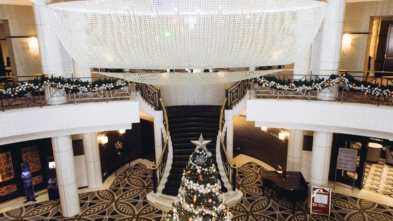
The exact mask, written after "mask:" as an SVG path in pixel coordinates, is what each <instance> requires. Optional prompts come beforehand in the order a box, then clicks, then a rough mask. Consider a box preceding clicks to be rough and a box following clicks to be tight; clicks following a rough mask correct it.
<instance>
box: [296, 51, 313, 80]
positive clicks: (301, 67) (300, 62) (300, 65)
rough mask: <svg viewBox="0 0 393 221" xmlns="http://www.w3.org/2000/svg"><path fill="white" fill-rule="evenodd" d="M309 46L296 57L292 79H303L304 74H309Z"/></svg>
mask: <svg viewBox="0 0 393 221" xmlns="http://www.w3.org/2000/svg"><path fill="white" fill-rule="evenodd" d="M311 48H312V47H311V46H310V47H309V48H308V49H307V50H306V51H305V52H304V53H303V54H302V56H299V57H296V59H295V64H294V70H293V74H294V76H293V79H294V80H305V79H304V78H305V75H309V74H311Z"/></svg>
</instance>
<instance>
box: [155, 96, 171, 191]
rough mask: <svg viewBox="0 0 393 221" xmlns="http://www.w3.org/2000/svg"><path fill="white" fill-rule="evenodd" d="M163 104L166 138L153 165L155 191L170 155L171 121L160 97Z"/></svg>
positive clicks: (164, 133) (164, 136) (164, 135)
mask: <svg viewBox="0 0 393 221" xmlns="http://www.w3.org/2000/svg"><path fill="white" fill-rule="evenodd" d="M158 100H159V102H160V105H161V107H160V108H161V109H162V110H163V112H164V130H162V134H163V138H164V140H163V141H164V146H163V149H162V152H161V155H160V158H159V160H158V162H157V163H154V164H153V167H152V170H153V172H152V181H153V191H154V193H156V192H157V187H158V184H159V183H160V181H161V179H162V176H163V175H164V171H165V167H166V163H167V159H168V155H169V139H170V136H169V121H168V114H167V110H166V108H165V104H164V102H163V100H162V99H161V98H159V99H158Z"/></svg>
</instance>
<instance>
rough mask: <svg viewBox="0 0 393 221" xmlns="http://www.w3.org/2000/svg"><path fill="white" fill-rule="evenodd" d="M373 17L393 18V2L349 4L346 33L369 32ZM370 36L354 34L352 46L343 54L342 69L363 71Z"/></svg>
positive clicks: (345, 22) (346, 14) (390, 0)
mask: <svg viewBox="0 0 393 221" xmlns="http://www.w3.org/2000/svg"><path fill="white" fill-rule="evenodd" d="M372 16H393V1H392V0H385V1H369V2H355V3H348V4H347V7H346V12H345V19H344V33H351V32H352V33H353V32H357V33H359V32H363V33H367V32H369V28H370V21H371V17H372ZM369 36H371V33H370V34H353V35H352V46H351V48H350V49H349V50H348V51H347V53H346V54H344V53H343V52H342V53H341V61H340V69H347V70H356V71H357V70H363V69H364V64H365V61H366V58H367V57H368V55H367V43H368V38H369Z"/></svg>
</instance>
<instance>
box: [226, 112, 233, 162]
mask: <svg viewBox="0 0 393 221" xmlns="http://www.w3.org/2000/svg"><path fill="white" fill-rule="evenodd" d="M225 124H226V125H227V133H226V146H227V153H228V157H229V158H230V159H233V111H232V110H225Z"/></svg>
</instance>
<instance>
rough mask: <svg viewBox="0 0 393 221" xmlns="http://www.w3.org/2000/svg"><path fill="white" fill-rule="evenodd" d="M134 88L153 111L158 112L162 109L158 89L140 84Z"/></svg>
mask: <svg viewBox="0 0 393 221" xmlns="http://www.w3.org/2000/svg"><path fill="white" fill-rule="evenodd" d="M136 88H137V90H138V91H139V94H140V95H141V97H142V98H143V99H144V100H145V101H146V102H147V103H149V104H150V105H152V106H153V107H154V109H155V110H160V107H162V103H161V100H160V99H161V94H160V89H158V88H156V87H154V86H153V85H149V84H141V83H137V84H136Z"/></svg>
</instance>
